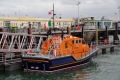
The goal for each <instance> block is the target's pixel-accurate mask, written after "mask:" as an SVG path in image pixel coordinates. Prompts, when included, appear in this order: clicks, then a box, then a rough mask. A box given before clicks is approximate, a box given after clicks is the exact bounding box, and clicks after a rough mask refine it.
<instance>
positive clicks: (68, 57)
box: [22, 34, 98, 73]
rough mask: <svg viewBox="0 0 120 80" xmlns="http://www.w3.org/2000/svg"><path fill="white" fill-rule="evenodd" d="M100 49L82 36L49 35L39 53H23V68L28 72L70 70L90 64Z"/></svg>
mask: <svg viewBox="0 0 120 80" xmlns="http://www.w3.org/2000/svg"><path fill="white" fill-rule="evenodd" d="M97 51H98V48H97V47H95V46H89V45H88V44H86V43H85V41H84V40H83V39H82V38H79V37H75V36H72V35H67V34H66V35H62V36H61V35H60V34H57V35H52V36H49V37H48V38H47V39H46V40H45V41H44V43H43V44H42V46H41V51H40V52H39V53H33V52H31V51H28V53H26V54H23V55H22V63H23V69H24V71H26V72H38V73H53V72H59V71H63V70H70V69H74V68H77V67H80V66H84V65H86V64H88V63H89V62H90V60H91V58H92V57H93V55H94V54H95V53H96V52H97Z"/></svg>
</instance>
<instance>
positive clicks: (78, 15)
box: [76, 1, 81, 26]
mask: <svg viewBox="0 0 120 80" xmlns="http://www.w3.org/2000/svg"><path fill="white" fill-rule="evenodd" d="M80 3H81V2H79V1H78V3H77V4H76V5H77V6H78V26H79V4H80Z"/></svg>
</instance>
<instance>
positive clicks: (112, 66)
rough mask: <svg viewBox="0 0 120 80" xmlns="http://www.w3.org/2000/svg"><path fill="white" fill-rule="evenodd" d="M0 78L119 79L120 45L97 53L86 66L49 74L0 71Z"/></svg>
mask: <svg viewBox="0 0 120 80" xmlns="http://www.w3.org/2000/svg"><path fill="white" fill-rule="evenodd" d="M0 80H120V47H119V48H118V51H114V52H108V53H106V54H97V55H96V56H94V57H93V58H92V61H91V62H90V63H89V64H88V65H87V66H86V67H82V68H78V69H75V70H70V71H65V72H59V73H55V74H50V75H43V74H35V73H26V72H23V71H22V70H16V71H11V72H3V71H0Z"/></svg>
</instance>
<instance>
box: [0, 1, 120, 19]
mask: <svg viewBox="0 0 120 80" xmlns="http://www.w3.org/2000/svg"><path fill="white" fill-rule="evenodd" d="M78 1H79V2H81V3H80V5H79V16H80V18H81V17H84V18H85V17H94V18H95V19H101V18H102V17H103V16H105V18H107V19H118V18H119V9H118V7H119V6H120V0H0V16H10V17H15V16H22V17H23V16H26V15H27V16H29V17H39V18H50V17H52V15H48V12H49V11H51V10H53V3H54V10H55V14H56V15H55V17H60V16H61V17H62V18H76V17H78V5H76V4H77V3H78Z"/></svg>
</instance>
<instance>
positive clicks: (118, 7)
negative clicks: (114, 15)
mask: <svg viewBox="0 0 120 80" xmlns="http://www.w3.org/2000/svg"><path fill="white" fill-rule="evenodd" d="M118 9H119V20H120V6H119V7H118Z"/></svg>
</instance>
